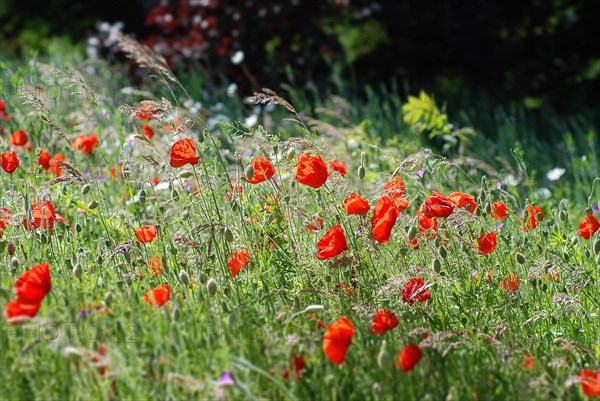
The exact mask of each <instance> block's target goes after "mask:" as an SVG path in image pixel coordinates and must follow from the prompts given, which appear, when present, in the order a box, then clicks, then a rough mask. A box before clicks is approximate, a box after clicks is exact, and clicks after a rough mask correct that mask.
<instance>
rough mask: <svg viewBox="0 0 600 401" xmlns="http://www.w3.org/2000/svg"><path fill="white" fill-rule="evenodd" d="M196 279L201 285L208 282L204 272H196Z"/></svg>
mask: <svg viewBox="0 0 600 401" xmlns="http://www.w3.org/2000/svg"><path fill="white" fill-rule="evenodd" d="M196 279H198V281H199V282H201V283H202V284H206V282H207V281H208V275H207V274H206V273H204V272H198V274H196Z"/></svg>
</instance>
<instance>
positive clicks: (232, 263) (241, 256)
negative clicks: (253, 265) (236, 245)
mask: <svg viewBox="0 0 600 401" xmlns="http://www.w3.org/2000/svg"><path fill="white" fill-rule="evenodd" d="M249 261H250V256H249V255H248V250H247V249H246V248H244V249H242V250H240V251H238V252H236V253H234V254H233V255H231V257H230V258H229V262H227V266H229V271H230V272H231V277H235V276H237V274H238V273H239V272H240V270H242V268H243V267H244V266H246V265H247V264H248V262H249Z"/></svg>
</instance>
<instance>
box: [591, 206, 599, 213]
mask: <svg viewBox="0 0 600 401" xmlns="http://www.w3.org/2000/svg"><path fill="white" fill-rule="evenodd" d="M592 210H593V211H594V213H600V204H595V205H594V206H592Z"/></svg>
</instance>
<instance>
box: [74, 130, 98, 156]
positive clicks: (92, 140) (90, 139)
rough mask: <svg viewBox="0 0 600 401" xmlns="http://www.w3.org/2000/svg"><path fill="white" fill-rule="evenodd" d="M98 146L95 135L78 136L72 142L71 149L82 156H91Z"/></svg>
mask: <svg viewBox="0 0 600 401" xmlns="http://www.w3.org/2000/svg"><path fill="white" fill-rule="evenodd" d="M96 146H98V137H97V136H96V135H89V136H85V135H79V136H78V137H77V138H75V141H74V142H73V149H74V150H76V151H79V152H81V153H83V154H84V155H89V154H91V153H92V152H93V151H94V149H96Z"/></svg>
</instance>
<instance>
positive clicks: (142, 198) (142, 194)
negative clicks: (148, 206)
mask: <svg viewBox="0 0 600 401" xmlns="http://www.w3.org/2000/svg"><path fill="white" fill-rule="evenodd" d="M138 199H139V200H140V203H146V191H144V190H143V189H140V190H139V192H138Z"/></svg>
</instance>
